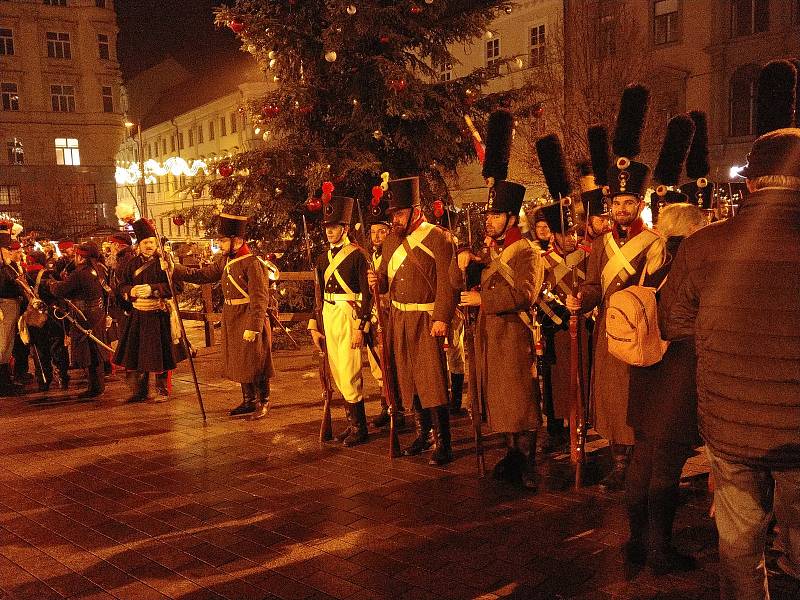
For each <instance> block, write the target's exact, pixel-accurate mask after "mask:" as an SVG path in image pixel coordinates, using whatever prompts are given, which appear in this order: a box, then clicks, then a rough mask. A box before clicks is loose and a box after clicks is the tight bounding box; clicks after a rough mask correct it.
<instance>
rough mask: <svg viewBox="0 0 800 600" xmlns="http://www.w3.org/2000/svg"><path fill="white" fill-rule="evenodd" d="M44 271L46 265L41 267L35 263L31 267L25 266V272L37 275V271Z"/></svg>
mask: <svg viewBox="0 0 800 600" xmlns="http://www.w3.org/2000/svg"><path fill="white" fill-rule="evenodd" d="M42 269H44V265H40V264H39V263H33V264H31V265H25V270H26V271H27V272H28V273H35V272H36V271H41V270H42Z"/></svg>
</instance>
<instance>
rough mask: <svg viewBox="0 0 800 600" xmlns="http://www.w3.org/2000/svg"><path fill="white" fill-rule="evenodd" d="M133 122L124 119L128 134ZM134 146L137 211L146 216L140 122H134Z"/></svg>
mask: <svg viewBox="0 0 800 600" xmlns="http://www.w3.org/2000/svg"><path fill="white" fill-rule="evenodd" d="M133 126H134V123H132V122H131V121H125V127H127V128H128V135H130V131H131V129H132V128H133ZM136 146H137V147H138V149H139V173H140V176H139V181H138V182H137V183H136V188H137V193H138V196H139V212H140V213H141V216H142V218H143V219H144V218H147V215H148V212H147V182H146V181H145V177H144V144H143V142H142V124H141V123H136Z"/></svg>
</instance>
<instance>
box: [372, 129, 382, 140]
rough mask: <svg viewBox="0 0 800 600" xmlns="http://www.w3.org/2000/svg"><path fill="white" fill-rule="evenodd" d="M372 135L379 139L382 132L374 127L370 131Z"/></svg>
mask: <svg viewBox="0 0 800 600" xmlns="http://www.w3.org/2000/svg"><path fill="white" fill-rule="evenodd" d="M372 137H374V138H375V139H376V140H379V139H381V138H382V137H383V132H382V131H381V130H380V129H376V130H375V131H373V132H372Z"/></svg>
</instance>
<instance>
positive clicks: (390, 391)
mask: <svg viewBox="0 0 800 600" xmlns="http://www.w3.org/2000/svg"><path fill="white" fill-rule="evenodd" d="M372 298H373V300H372V301H373V302H374V303H375V312H376V313H377V315H378V329H379V330H380V341H381V382H382V383H383V397H384V398H385V399H386V406H387V407H388V410H389V458H397V457H398V456H400V454H401V452H400V436H398V434H397V396H396V393H397V383H396V381H395V378H394V371H393V369H392V363H391V359H390V355H391V353H390V352H389V341H388V340H387V339H386V322H385V319H384V314H383V310H382V309H381V304H380V302H381V296H380V287H379V286H378V283H377V282H376V283H375V285H374V286H373V287H372Z"/></svg>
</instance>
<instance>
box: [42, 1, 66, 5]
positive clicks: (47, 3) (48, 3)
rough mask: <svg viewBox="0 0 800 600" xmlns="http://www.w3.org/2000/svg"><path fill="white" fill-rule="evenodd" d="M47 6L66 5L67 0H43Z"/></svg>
mask: <svg viewBox="0 0 800 600" xmlns="http://www.w3.org/2000/svg"><path fill="white" fill-rule="evenodd" d="M44 3H45V5H47V6H66V5H67V0H44Z"/></svg>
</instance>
